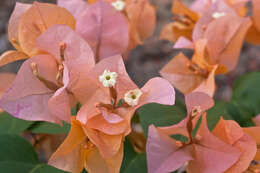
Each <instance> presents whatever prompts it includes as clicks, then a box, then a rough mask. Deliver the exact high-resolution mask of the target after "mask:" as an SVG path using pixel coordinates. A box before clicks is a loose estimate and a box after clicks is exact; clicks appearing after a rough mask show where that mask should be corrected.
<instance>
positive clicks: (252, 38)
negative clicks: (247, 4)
mask: <svg viewBox="0 0 260 173" xmlns="http://www.w3.org/2000/svg"><path fill="white" fill-rule="evenodd" d="M252 6H253V7H252V13H253V14H252V17H251V19H252V21H253V25H252V26H251V27H250V28H249V30H248V33H247V36H246V41H247V42H249V43H251V44H256V45H259V44H260V37H259V35H260V22H259V17H260V3H259V1H257V0H252Z"/></svg>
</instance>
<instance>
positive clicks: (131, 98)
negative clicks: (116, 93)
mask: <svg viewBox="0 0 260 173" xmlns="http://www.w3.org/2000/svg"><path fill="white" fill-rule="evenodd" d="M142 94H143V93H142V91H141V90H140V89H134V90H130V91H128V92H127V93H125V97H124V100H125V102H126V103H127V104H128V105H130V106H136V105H138V101H139V99H140V97H141V95H142Z"/></svg>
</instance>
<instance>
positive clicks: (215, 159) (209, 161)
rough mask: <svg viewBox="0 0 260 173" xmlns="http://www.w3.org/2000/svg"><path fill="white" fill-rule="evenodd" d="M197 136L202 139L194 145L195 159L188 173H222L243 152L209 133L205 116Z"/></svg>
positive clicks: (190, 163) (188, 168) (190, 164)
mask: <svg viewBox="0 0 260 173" xmlns="http://www.w3.org/2000/svg"><path fill="white" fill-rule="evenodd" d="M197 135H199V136H200V137H202V138H201V139H199V141H198V142H197V144H194V145H193V147H194V157H195V158H194V160H192V161H190V162H189V164H188V167H187V170H188V172H194V173H200V172H211V173H222V172H224V171H226V170H227V169H228V168H230V167H231V166H232V165H234V164H235V163H236V162H237V161H238V160H239V157H240V156H241V152H240V151H239V150H238V149H237V148H236V147H233V146H231V145H228V144H226V143H225V142H223V141H221V140H220V139H219V138H217V137H216V136H214V135H213V134H212V133H211V132H210V131H209V129H208V127H207V120H206V115H205V114H204V115H203V116H202V122H201V125H200V128H199V130H198V133H197Z"/></svg>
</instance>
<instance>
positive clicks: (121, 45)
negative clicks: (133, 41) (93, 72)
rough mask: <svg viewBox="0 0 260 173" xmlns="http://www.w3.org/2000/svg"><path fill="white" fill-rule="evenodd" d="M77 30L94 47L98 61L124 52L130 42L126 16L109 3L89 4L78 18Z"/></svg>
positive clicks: (101, 1)
mask: <svg viewBox="0 0 260 173" xmlns="http://www.w3.org/2000/svg"><path fill="white" fill-rule="evenodd" d="M76 31H77V33H79V34H80V35H81V36H82V37H83V38H84V39H85V40H86V41H87V42H88V43H89V44H90V46H91V47H92V49H93V51H94V52H95V55H96V61H99V60H101V59H104V58H107V57H109V56H113V55H117V54H123V53H124V52H125V51H126V49H127V47H128V42H129V33H128V23H127V20H126V18H125V17H124V16H123V15H122V14H121V13H120V12H119V11H116V10H115V9H114V8H113V7H112V6H111V5H110V4H109V3H107V2H104V1H103V0H100V1H98V2H96V3H94V4H91V5H89V6H88V7H87V8H86V9H85V10H84V12H82V14H81V15H80V17H78V18H77V25H76Z"/></svg>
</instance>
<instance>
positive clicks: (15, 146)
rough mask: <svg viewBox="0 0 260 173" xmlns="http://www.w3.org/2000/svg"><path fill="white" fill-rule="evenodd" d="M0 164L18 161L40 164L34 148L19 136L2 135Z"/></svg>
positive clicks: (0, 139) (0, 138)
mask: <svg viewBox="0 0 260 173" xmlns="http://www.w3.org/2000/svg"><path fill="white" fill-rule="evenodd" d="M0 146H1V147H0V162H3V161H17V162H25V163H30V164H35V163H38V162H39V161H38V158H37V154H36V152H35V151H34V148H33V146H32V145H31V144H30V143H29V142H28V141H26V140H25V139H24V138H22V137H20V136H18V135H7V134H2V135H0Z"/></svg>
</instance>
